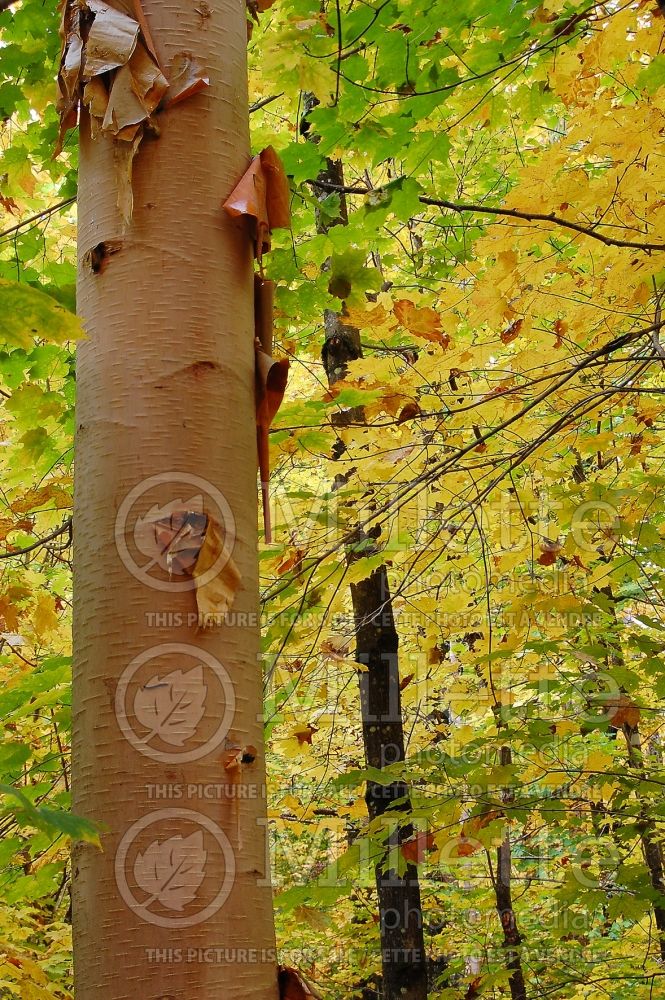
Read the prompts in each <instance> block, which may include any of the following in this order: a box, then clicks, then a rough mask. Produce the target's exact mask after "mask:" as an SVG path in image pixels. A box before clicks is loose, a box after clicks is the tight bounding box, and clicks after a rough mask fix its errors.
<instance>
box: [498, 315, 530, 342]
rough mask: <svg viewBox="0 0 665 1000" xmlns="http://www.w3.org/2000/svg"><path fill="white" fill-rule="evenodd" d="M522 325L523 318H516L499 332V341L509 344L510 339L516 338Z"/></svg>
mask: <svg viewBox="0 0 665 1000" xmlns="http://www.w3.org/2000/svg"><path fill="white" fill-rule="evenodd" d="M523 325H524V320H523V319H516V320H515V322H514V323H511V324H510V326H509V327H508V329H507V330H504V331H503V332H502V333H501V335H500V336H501V343H502V344H509V343H510V342H511V340H516V339H517V338H518V337H519V335H520V330H521V329H522V326H523Z"/></svg>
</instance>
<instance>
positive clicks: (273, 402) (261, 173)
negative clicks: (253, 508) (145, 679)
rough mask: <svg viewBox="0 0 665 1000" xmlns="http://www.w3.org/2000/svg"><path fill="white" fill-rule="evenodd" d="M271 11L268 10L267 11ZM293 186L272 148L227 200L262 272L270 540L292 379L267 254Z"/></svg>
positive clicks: (260, 437)
mask: <svg viewBox="0 0 665 1000" xmlns="http://www.w3.org/2000/svg"><path fill="white" fill-rule="evenodd" d="M266 9H267V8H266ZM290 198H291V195H290V191H289V182H288V180H287V177H286V173H285V172H284V167H283V166H282V161H281V160H280V158H279V156H278V155H277V153H276V152H275V150H274V149H273V148H272V146H267V147H266V148H265V149H263V150H261V152H260V153H259V154H258V156H255V157H254V158H253V160H252V162H251V163H250V165H249V167H248V168H247V170H246V171H245V173H244V174H243V176H242V177H241V178H240V180H239V181H238V183H237V184H236V186H235V188H234V189H233V191H232V192H231V194H230V195H229V197H228V198H227V199H226V201H225V202H224V211H225V212H227V214H228V215H230V216H231V218H234V219H235V218H241V219H244V220H245V221H246V222H247V223H248V227H249V233H250V235H251V238H252V242H253V244H254V256H255V257H256V259H257V260H258V263H259V269H260V272H261V274H260V275H258V274H257V275H255V276H254V344H255V347H256V442H257V451H258V459H259V472H260V475H261V500H262V503H263V527H264V531H265V539H266V542H271V541H272V527H271V523H270V495H269V480H270V454H269V436H268V435H269V431H270V425H271V424H272V422H273V420H274V419H275V417H276V415H277V411H278V410H279V408H280V406H281V405H282V400H283V399H284V393H285V391H286V383H287V381H288V377H289V361H288V358H281V359H280V360H279V361H275V360H274V359H273V358H272V341H273V298H274V292H275V286H274V283H273V282H272V281H268V280H266V279H265V278H263V254H264V253H267V252H268V251H269V250H270V237H271V235H272V231H273V229H288V228H289V226H290V225H291V209H290V205H289V202H290Z"/></svg>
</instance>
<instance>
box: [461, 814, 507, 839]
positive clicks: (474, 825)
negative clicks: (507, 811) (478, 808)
mask: <svg viewBox="0 0 665 1000" xmlns="http://www.w3.org/2000/svg"><path fill="white" fill-rule="evenodd" d="M502 816H503V813H502V812H501V811H500V810H499V809H488V810H487V812H482V813H478V815H477V816H471V817H470V818H469V821H468V823H469V830H470V831H471V832H472V833H478V831H479V830H483V829H484V828H485V827H486V826H489V824H490V823H491V822H492V820H495V819H500V818H501V817H502Z"/></svg>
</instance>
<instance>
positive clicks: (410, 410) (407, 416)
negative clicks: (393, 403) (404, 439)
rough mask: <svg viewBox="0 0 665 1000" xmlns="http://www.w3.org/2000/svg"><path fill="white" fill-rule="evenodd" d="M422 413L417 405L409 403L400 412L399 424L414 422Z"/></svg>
mask: <svg viewBox="0 0 665 1000" xmlns="http://www.w3.org/2000/svg"><path fill="white" fill-rule="evenodd" d="M421 413H422V410H421V409H420V407H419V406H418V404H417V403H407V404H406V406H403V407H402V409H401V410H400V414H399V416H398V418H397V423H398V424H403V423H404V422H405V421H406V420H413V418H414V417H417V416H418V415H419V414H421Z"/></svg>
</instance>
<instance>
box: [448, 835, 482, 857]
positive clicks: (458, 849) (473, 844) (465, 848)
mask: <svg viewBox="0 0 665 1000" xmlns="http://www.w3.org/2000/svg"><path fill="white" fill-rule="evenodd" d="M482 846H483V845H482V844H481V843H480V841H478V840H469V838H468V837H467V836H466V835H465V834H464V833H462V835H461V836H460V837H459V839H458V841H457V843H456V844H455V847H454V849H453V852H452V856H453V857H455V858H468V857H469V855H470V854H475V853H476V851H480V850H481V849H482Z"/></svg>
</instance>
